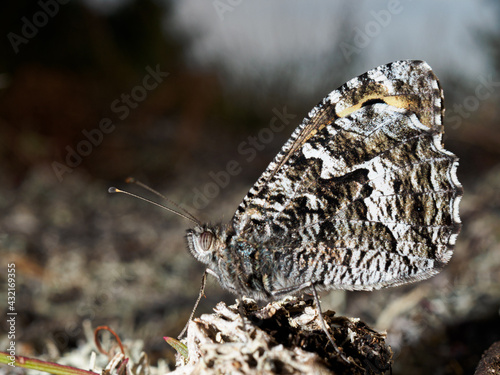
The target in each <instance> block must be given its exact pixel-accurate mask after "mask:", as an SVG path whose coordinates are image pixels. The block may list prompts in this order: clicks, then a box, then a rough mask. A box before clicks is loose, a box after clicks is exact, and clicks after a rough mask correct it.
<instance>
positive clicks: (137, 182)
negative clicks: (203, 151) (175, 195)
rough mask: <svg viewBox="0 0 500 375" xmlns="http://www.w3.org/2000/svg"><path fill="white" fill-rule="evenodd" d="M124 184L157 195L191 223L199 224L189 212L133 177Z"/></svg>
mask: <svg viewBox="0 0 500 375" xmlns="http://www.w3.org/2000/svg"><path fill="white" fill-rule="evenodd" d="M125 182H126V183H127V184H136V185H138V186H140V187H141V188H143V189H146V190H148V191H150V192H151V193H153V194H155V195H157V196H158V197H160V198H162V199H164V200H165V201H167V202H168V203H170V204H171V205H172V206H174V207H176V208H178V209H179V211H181V212H183V213H184V215H186V216H189V217H190V218H191V219H192V220H191V221H194V222H195V223H198V224H199V223H200V220H198V219H197V218H196V217H195V216H194V215H193V214H192V213H191V212H189V211H188V210H186V209H185V208H184V207H182V206H181V205H179V204H177V203H175V202H174V201H173V200H171V199H169V198H167V197H166V196H164V195H163V194H162V193H160V192H159V191H157V190H155V189H153V188H152V187H150V186H148V185H146V184H144V183H142V182H141V181H139V180H136V179H135V178H133V177H128V178H127V179H126V180H125Z"/></svg>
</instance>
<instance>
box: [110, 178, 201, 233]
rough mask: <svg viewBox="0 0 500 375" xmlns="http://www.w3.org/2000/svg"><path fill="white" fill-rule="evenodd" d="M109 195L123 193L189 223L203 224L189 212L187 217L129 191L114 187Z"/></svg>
mask: <svg viewBox="0 0 500 375" xmlns="http://www.w3.org/2000/svg"><path fill="white" fill-rule="evenodd" d="M148 190H149V189H148ZM151 190H152V189H151ZM108 193H111V194H113V193H122V194H126V195H130V196H131V197H134V198H137V199H140V200H143V201H145V202H148V203H151V204H153V205H155V206H158V207H160V208H163V209H164V210H167V211H170V212H172V213H174V214H176V215H179V216H180V217H183V218H184V219H187V220H189V221H192V222H193V223H195V224H197V225H201V222H200V221H199V220H198V219H196V218H195V217H194V216H193V215H191V214H190V213H189V212H188V213H187V215H186V214H184V213H182V212H179V211H176V210H174V209H173V208H170V207H167V206H164V205H162V204H160V203H157V202H155V201H152V200H151V199H147V198H144V197H141V196H140V195H136V194H133V193H130V192H128V191H125V190H121V189H118V188H115V187H114V186H112V187H110V188H109V189H108ZM160 196H161V194H160ZM167 201H169V202H170V200H169V199H167ZM175 206H178V205H176V204H175ZM186 212H187V211H186Z"/></svg>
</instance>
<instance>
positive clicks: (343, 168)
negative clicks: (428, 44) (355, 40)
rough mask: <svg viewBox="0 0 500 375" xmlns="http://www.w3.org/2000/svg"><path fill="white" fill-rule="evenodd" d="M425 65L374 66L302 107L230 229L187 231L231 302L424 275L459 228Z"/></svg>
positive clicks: (455, 190)
mask: <svg viewBox="0 0 500 375" xmlns="http://www.w3.org/2000/svg"><path fill="white" fill-rule="evenodd" d="M443 114H444V108H443V93H442V90H441V88H440V86H439V83H438V80H437V78H436V76H435V75H434V73H433V72H432V70H431V68H430V67H429V65H427V63H425V62H422V61H397V62H393V63H390V64H387V65H383V66H379V67H378V68H375V69H373V70H370V71H368V72H367V73H365V74H363V75H361V76H359V77H357V78H354V79H352V80H350V81H349V82H347V83H346V84H344V85H343V86H341V87H340V88H339V89H337V90H335V91H333V92H331V93H330V94H329V95H328V96H327V97H326V98H324V99H323V101H322V102H321V103H319V104H318V105H317V106H316V107H314V108H313V109H312V111H311V112H310V113H309V115H308V116H307V117H306V118H305V119H304V121H303V122H302V124H300V126H299V127H298V128H297V129H296V130H295V132H294V133H293V134H292V136H291V138H290V139H289V140H288V142H287V143H286V144H285V145H284V146H283V148H282V150H281V151H280V152H279V153H278V155H277V156H276V157H275V159H274V161H273V162H271V164H270V165H269V166H268V168H267V169H266V171H265V172H264V173H263V174H262V176H261V177H260V178H259V180H258V181H257V183H256V184H255V185H254V186H253V187H252V188H251V189H250V191H249V192H248V194H247V196H246V197H245V198H244V199H243V202H242V203H241V204H240V205H239V207H238V209H237V211H236V213H235V214H234V217H233V219H232V220H231V222H230V223H229V224H218V225H207V224H205V225H201V224H200V225H196V227H195V228H194V229H190V230H188V231H187V242H188V246H189V250H190V251H191V253H192V254H193V256H194V257H195V258H196V259H198V260H199V261H200V262H202V263H204V264H205V265H206V266H207V273H209V274H211V275H213V276H215V277H216V278H217V279H218V280H219V282H220V284H221V285H222V287H224V288H225V289H227V290H229V291H231V292H233V293H234V294H236V295H238V296H248V297H251V298H254V299H257V300H264V301H268V300H272V299H275V298H277V297H281V296H284V295H288V294H296V293H299V292H305V291H310V292H312V293H313V294H314V296H315V297H316V298H317V294H316V291H317V290H330V289H345V290H373V289H380V288H382V287H387V286H396V285H401V284H405V283H410V282H414V281H417V280H423V279H426V278H428V277H430V276H432V275H435V274H436V273H438V272H439V271H440V270H441V268H442V267H443V266H444V265H445V264H446V263H448V261H449V260H450V258H451V256H452V253H453V246H454V244H455V241H456V238H457V235H458V233H459V231H460V217H459V202H460V198H461V195H462V187H461V185H460V182H459V181H458V179H457V176H456V169H457V166H458V159H457V157H456V156H455V155H454V154H452V153H451V152H449V151H447V150H445V149H444V148H443V146H442V139H441V138H442V134H443V125H442V121H443Z"/></svg>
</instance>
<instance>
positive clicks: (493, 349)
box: [474, 341, 500, 375]
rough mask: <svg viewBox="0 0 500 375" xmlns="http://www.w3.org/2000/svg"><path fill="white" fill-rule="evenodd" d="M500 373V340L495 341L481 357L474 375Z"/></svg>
mask: <svg viewBox="0 0 500 375" xmlns="http://www.w3.org/2000/svg"><path fill="white" fill-rule="evenodd" d="M495 374H500V341H497V342H495V343H493V345H491V346H490V347H489V348H488V349H487V350H486V351H485V352H484V353H483V356H482V357H481V360H480V361H479V364H478V365H477V369H476V372H475V373H474V375H495Z"/></svg>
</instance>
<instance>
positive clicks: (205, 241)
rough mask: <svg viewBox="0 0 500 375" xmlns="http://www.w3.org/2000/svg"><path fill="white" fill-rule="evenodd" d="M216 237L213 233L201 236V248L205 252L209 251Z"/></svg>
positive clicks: (204, 233)
mask: <svg viewBox="0 0 500 375" xmlns="http://www.w3.org/2000/svg"><path fill="white" fill-rule="evenodd" d="M213 240H214V235H213V233H212V232H203V233H202V234H201V236H200V247H201V250H203V251H208V250H210V248H211V247H212V242H213Z"/></svg>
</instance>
